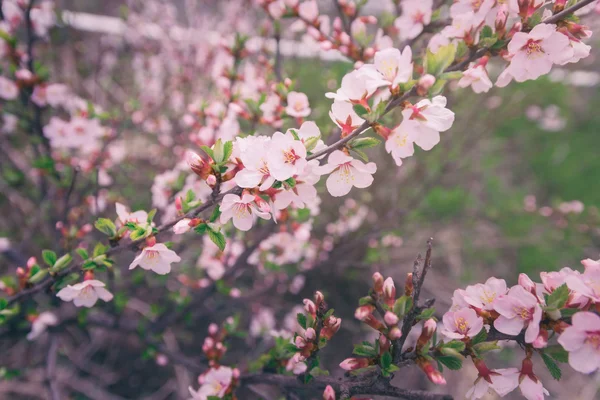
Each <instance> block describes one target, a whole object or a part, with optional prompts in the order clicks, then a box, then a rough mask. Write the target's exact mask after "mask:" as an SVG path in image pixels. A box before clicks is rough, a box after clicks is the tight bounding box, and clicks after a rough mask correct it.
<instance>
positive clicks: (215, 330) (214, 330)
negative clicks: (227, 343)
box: [208, 323, 219, 336]
mask: <svg viewBox="0 0 600 400" xmlns="http://www.w3.org/2000/svg"><path fill="white" fill-rule="evenodd" d="M218 332H219V326H218V325H217V324H214V323H213V324H210V325H209V326H208V334H209V335H211V336H215V335H216V334H217V333H218Z"/></svg>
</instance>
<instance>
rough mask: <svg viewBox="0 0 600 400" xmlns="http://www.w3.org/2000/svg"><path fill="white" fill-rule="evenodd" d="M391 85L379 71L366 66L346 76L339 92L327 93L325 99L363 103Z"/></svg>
mask: <svg viewBox="0 0 600 400" xmlns="http://www.w3.org/2000/svg"><path fill="white" fill-rule="evenodd" d="M389 84H390V82H388V81H387V80H385V79H384V78H383V76H382V75H381V73H379V71H377V70H376V69H374V68H372V67H370V66H367V65H366V66H362V67H361V68H359V69H357V70H354V71H352V72H350V73H347V74H346V75H344V77H343V78H342V86H341V87H340V88H339V89H338V90H337V92H335V93H332V92H329V93H326V94H325V97H327V98H330V99H334V100H335V101H351V102H354V103H361V102H363V101H365V100H366V99H368V98H369V97H371V96H372V95H373V94H374V93H375V91H376V90H377V89H378V88H379V87H381V86H388V85H389Z"/></svg>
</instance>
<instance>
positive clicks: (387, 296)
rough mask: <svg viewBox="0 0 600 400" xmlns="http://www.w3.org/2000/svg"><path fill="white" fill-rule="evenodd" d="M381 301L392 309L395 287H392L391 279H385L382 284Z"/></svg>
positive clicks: (394, 299)
mask: <svg viewBox="0 0 600 400" xmlns="http://www.w3.org/2000/svg"><path fill="white" fill-rule="evenodd" d="M383 299H384V300H385V303H386V304H387V305H388V306H390V307H392V306H393V305H394V302H395V301H396V286H394V280H393V279H392V278H387V279H386V280H385V282H383Z"/></svg>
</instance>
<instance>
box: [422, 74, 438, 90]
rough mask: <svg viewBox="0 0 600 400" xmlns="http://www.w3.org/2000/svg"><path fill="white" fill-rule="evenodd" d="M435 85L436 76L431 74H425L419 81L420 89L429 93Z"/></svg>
mask: <svg viewBox="0 0 600 400" xmlns="http://www.w3.org/2000/svg"><path fill="white" fill-rule="evenodd" d="M434 84H435V76H433V75H431V74H425V75H423V76H422V77H421V78H420V79H419V87H421V88H422V89H423V90H425V91H428V90H429V89H430V88H431V87H432V86H433V85H434Z"/></svg>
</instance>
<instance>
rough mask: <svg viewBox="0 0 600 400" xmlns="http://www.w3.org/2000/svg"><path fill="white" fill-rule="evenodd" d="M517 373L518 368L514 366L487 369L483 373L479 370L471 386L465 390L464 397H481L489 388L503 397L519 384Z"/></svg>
mask: <svg viewBox="0 0 600 400" xmlns="http://www.w3.org/2000/svg"><path fill="white" fill-rule="evenodd" d="M484 368H485V367H484ZM485 369H487V368H485ZM518 374H519V370H518V369H516V368H501V369H493V370H488V371H485V375H482V373H481V371H480V373H479V376H478V377H477V379H476V380H475V383H474V385H473V387H472V388H471V389H469V390H468V391H467V394H466V397H467V399H469V400H474V399H481V398H482V397H484V396H485V395H486V394H488V391H489V389H493V390H494V391H495V392H496V393H498V395H499V396H501V397H504V396H506V395H507V394H508V393H510V392H512V391H513V390H515V389H516V388H517V386H519V379H518Z"/></svg>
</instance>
